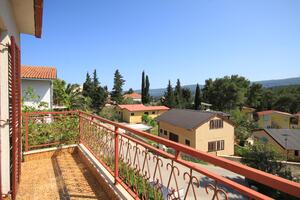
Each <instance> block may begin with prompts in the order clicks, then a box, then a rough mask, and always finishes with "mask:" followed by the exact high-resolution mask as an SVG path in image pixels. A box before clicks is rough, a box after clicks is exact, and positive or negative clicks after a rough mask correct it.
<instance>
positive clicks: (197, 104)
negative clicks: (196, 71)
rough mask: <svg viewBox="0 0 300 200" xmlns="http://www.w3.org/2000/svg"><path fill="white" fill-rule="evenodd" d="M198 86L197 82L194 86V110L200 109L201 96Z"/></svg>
mask: <svg viewBox="0 0 300 200" xmlns="http://www.w3.org/2000/svg"><path fill="white" fill-rule="evenodd" d="M200 95H201V94H200V86H199V84H197V86H196V93H195V101H194V109H195V110H200V105H201V96H200Z"/></svg>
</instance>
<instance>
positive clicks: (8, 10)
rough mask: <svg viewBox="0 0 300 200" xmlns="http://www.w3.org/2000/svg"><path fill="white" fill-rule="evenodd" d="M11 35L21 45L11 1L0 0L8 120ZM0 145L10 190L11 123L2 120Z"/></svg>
mask: <svg viewBox="0 0 300 200" xmlns="http://www.w3.org/2000/svg"><path fill="white" fill-rule="evenodd" d="M10 36H14V37H15V40H16V43H17V44H18V45H19V46H20V32H19V30H18V28H17V25H16V22H15V17H14V14H13V10H12V6H11V1H10V0H0V43H1V45H0V72H1V73H0V119H1V120H7V119H8V117H9V114H8V111H9V107H8V60H7V58H8V49H7V47H5V46H3V45H7V44H9V43H10ZM0 123H1V126H0V143H1V144H0V145H1V176H2V192H3V193H4V194H6V193H8V191H9V190H10V177H9V176H10V173H9V160H10V156H9V125H8V124H5V123H4V122H3V121H1V122H0Z"/></svg>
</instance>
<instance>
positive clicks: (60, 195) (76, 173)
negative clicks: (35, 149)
mask: <svg viewBox="0 0 300 200" xmlns="http://www.w3.org/2000/svg"><path fill="white" fill-rule="evenodd" d="M17 199H18V200H25V199H26V200H27V199H28V200H29V199H30V200H35V199H36V200H40V199H49V200H52V199H63V200H65V199H66V200H67V199H76V200H77V199H79V200H80V199H89V200H92V199H109V198H108V196H107V194H106V193H105V191H103V189H102V187H101V185H100V184H99V183H98V182H97V180H96V178H95V177H93V175H92V174H91V173H90V172H89V171H88V169H87V167H86V166H85V164H83V162H82V161H81V160H80V158H79V156H78V154H77V153H75V152H73V153H64V154H60V153H54V154H53V155H52V157H48V158H41V159H33V160H30V161H26V162H24V163H22V175H21V183H20V186H19V190H18V196H17Z"/></svg>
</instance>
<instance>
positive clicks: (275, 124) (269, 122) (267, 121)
mask: <svg viewBox="0 0 300 200" xmlns="http://www.w3.org/2000/svg"><path fill="white" fill-rule="evenodd" d="M256 114H257V118H258V120H257V123H258V127H259V128H290V118H291V117H292V114H290V113H286V112H281V111H277V110H266V111H261V112H257V113H256Z"/></svg>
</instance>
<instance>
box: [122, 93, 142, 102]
mask: <svg viewBox="0 0 300 200" xmlns="http://www.w3.org/2000/svg"><path fill="white" fill-rule="evenodd" d="M123 98H124V99H132V100H133V101H134V102H142V95H140V94H139V93H135V92H134V93H131V94H124V95H123Z"/></svg>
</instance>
